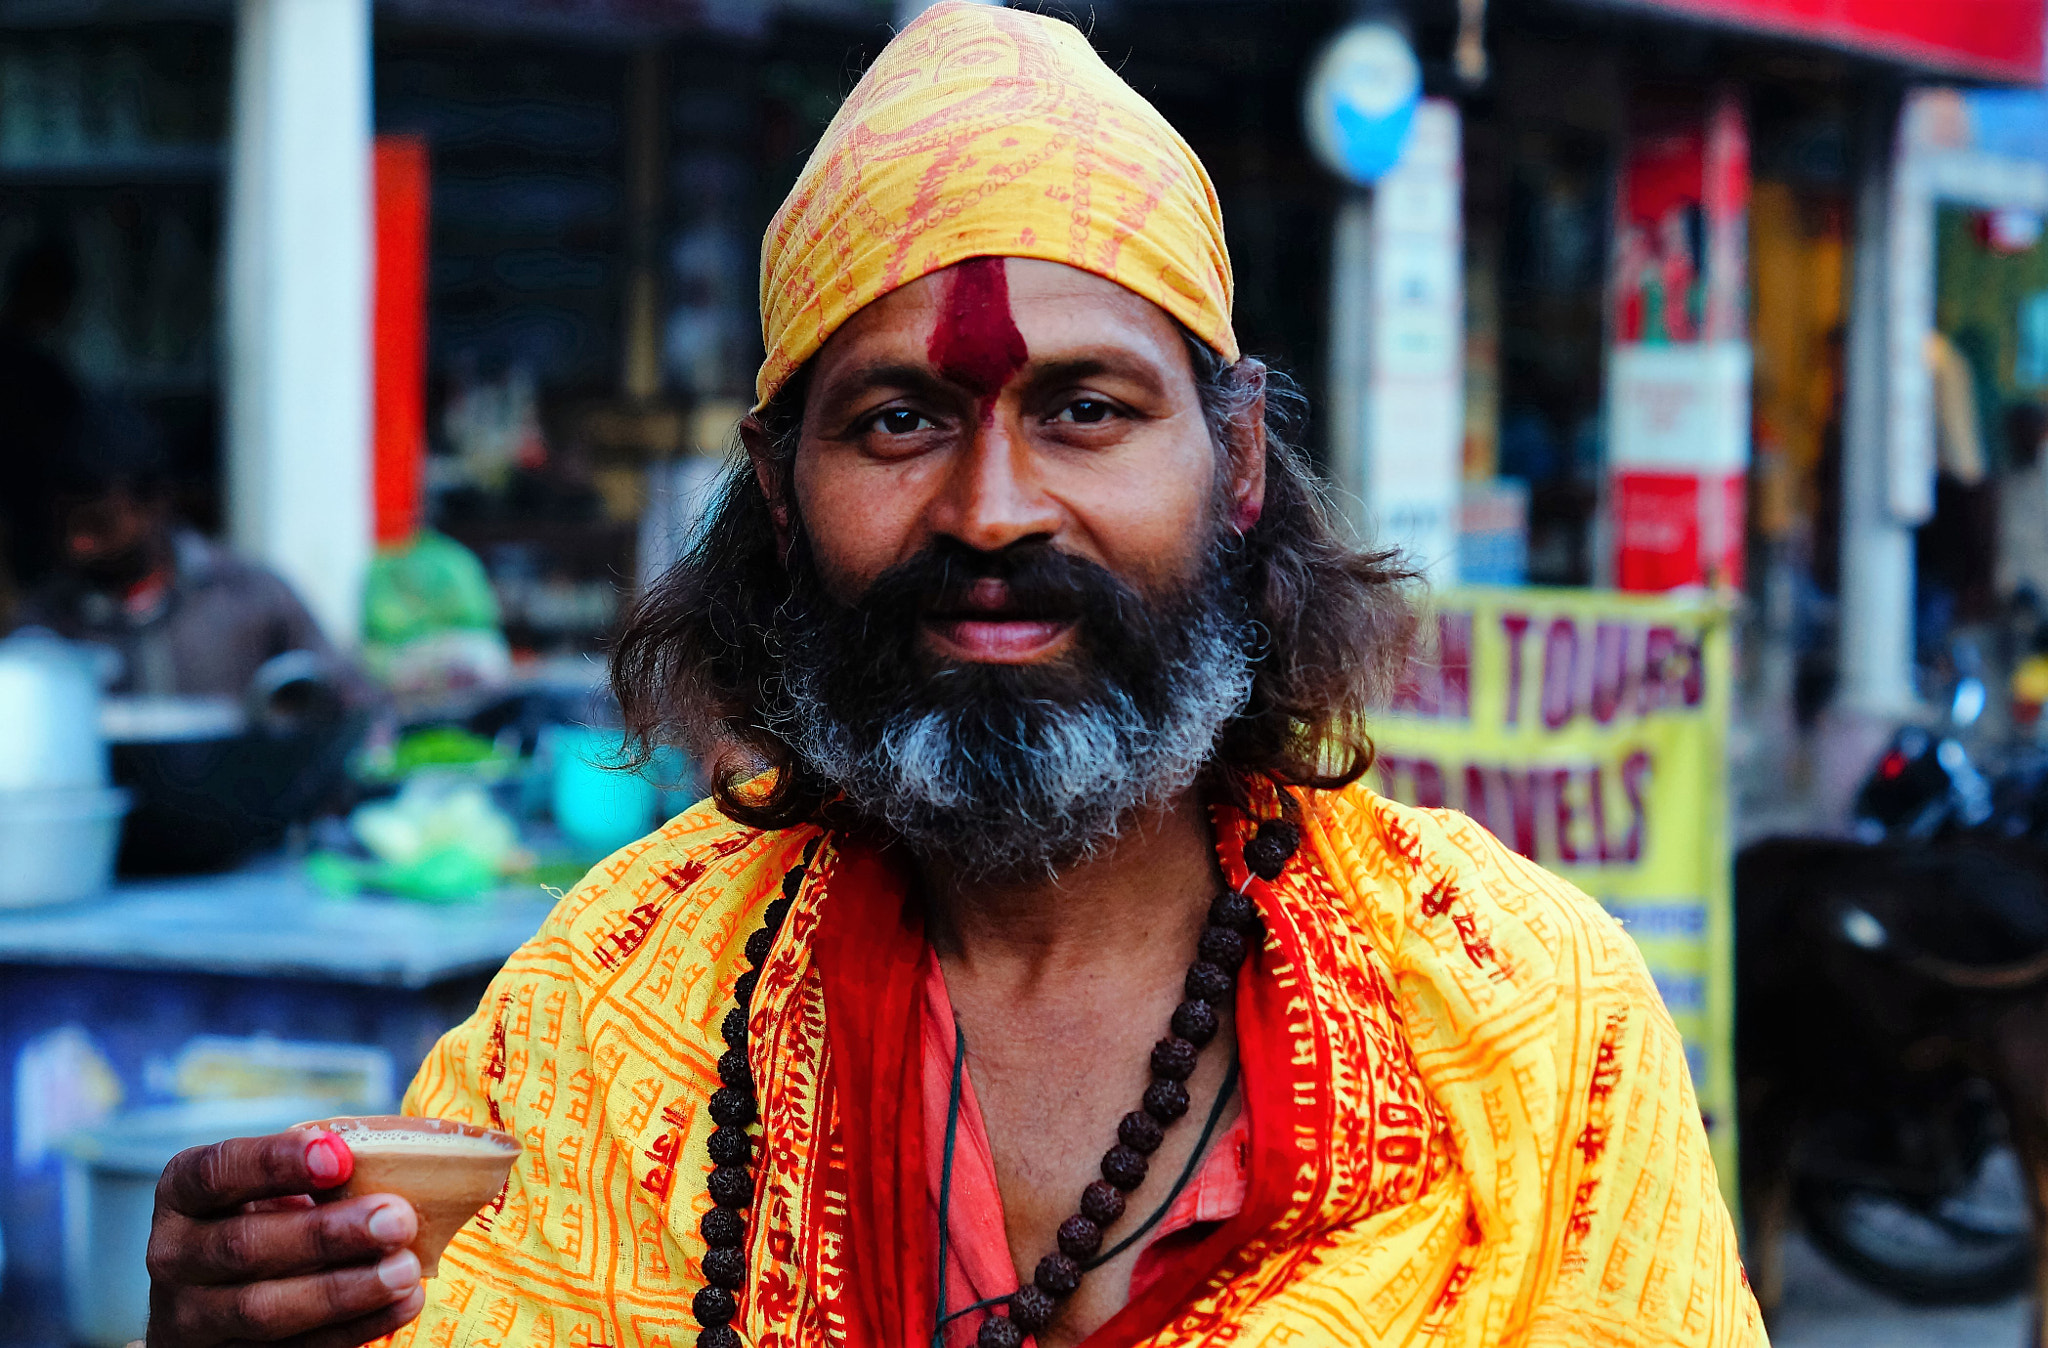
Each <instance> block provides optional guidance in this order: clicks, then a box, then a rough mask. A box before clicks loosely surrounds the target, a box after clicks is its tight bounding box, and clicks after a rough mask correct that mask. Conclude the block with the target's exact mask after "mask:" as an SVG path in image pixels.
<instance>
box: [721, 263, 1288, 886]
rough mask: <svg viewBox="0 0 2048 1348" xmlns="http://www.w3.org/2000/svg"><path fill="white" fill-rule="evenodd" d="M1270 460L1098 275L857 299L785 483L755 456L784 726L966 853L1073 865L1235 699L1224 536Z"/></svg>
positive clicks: (1158, 329)
mask: <svg viewBox="0 0 2048 1348" xmlns="http://www.w3.org/2000/svg"><path fill="white" fill-rule="evenodd" d="M1263 459H1264V445H1263V443H1262V442H1261V441H1260V440H1259V439H1258V437H1257V435H1256V433H1252V434H1249V435H1247V436H1246V437H1244V443H1243V444H1241V445H1239V444H1232V445H1226V446H1221V447H1219V446H1218V445H1217V444H1216V443H1215V441H1214V439H1213V438H1212V436H1211V434H1210V429H1209V426H1208V423H1207V421H1206V419H1205V417H1204V414H1203V409H1202V405H1201V400H1200V397H1199V395H1198V393H1197V390H1196V387H1195V381H1194V375H1193V371H1192V369H1191V367H1190V365H1189V361H1188V355H1187V349H1186V347H1185V345H1184V341H1183V338H1182V337H1181V334H1180V331H1179V329H1178V328H1177V327H1176V326H1175V325H1174V324H1173V322H1172V321H1171V320H1170V319H1168V318H1167V316H1166V315H1165V314H1164V313H1162V312H1161V311H1160V310H1159V309H1157V308H1156V307H1154V306H1153V305H1151V304H1150V303H1148V302H1147V301H1145V300H1142V299H1139V298H1138V297H1136V296H1134V295H1132V294H1131V293H1130V292H1128V291H1125V290H1124V289H1122V288H1121V287H1119V286H1116V285H1114V284H1111V283H1110V282H1107V281H1103V280H1100V279H1098V278H1096V277H1093V276H1091V275H1088V274H1085V273H1082V272H1078V271H1075V270H1073V269H1071V268H1067V267H1063V266H1059V265H1057V264H1053V263H1043V262H1025V261H1015V260H1012V261H1008V262H1007V263H1006V262H1004V261H1001V260H976V261H973V262H968V263H963V264H961V265H960V266H957V267H953V268H950V269H948V270H947V271H945V272H941V273H938V274H936V275H934V276H931V277H927V278H925V279H924V280H922V281H920V282H917V283H916V284H914V285H911V286H906V287H904V288H903V289H901V290H898V291H896V292H894V293H892V294H891V295H889V296H887V297H885V298H884V299H882V300H879V301H877V302H876V303H874V304H872V305H870V306H869V307H868V308H867V309H865V310H863V311H861V313H859V314H858V315H856V316H855V318H854V319H853V320H852V321H850V322H849V323H848V324H847V325H846V326H845V327H844V328H842V329H841V330H840V331H839V332H838V333H837V334H835V336H834V337H833V339H832V340H831V342H829V343H828V344H827V345H826V347H825V349H824V350H823V351H822V352H820V354H819V356H818V358H817V362H816V364H815V365H814V367H813V370H812V375H811V382H810V384H809V396H808V398H807V402H806V406H805V414H804V420H803V427H802V437H801V443H800V446H799V448H798V450H797V453H796V457H795V461H794V463H793V465H790V469H789V471H788V472H787V474H786V477H787V481H784V480H783V478H784V476H785V475H784V474H783V473H782V472H781V471H780V470H779V469H778V468H777V467H776V466H775V465H774V464H773V463H772V462H771V461H769V460H768V459H767V458H766V457H765V456H763V457H762V458H760V459H758V460H757V464H758V466H759V468H760V469H761V475H762V483H763V486H764V488H766V489H767V490H768V492H769V495H770V499H771V502H773V503H775V505H776V506H777V508H778V520H779V523H780V526H781V531H782V533H783V535H784V541H785V544H786V545H787V546H788V549H789V567H790V572H791V580H792V602H791V603H790V604H789V605H787V606H786V609H785V615H784V617H783V619H782V628H781V630H779V631H778V632H777V633H776V637H777V640H778V641H779V643H780V645H781V648H782V650H783V651H784V655H785V660H786V663H787V670H786V677H785V684H786V689H787V695H788V698H789V703H790V707H789V711H788V712H787V714H786V716H785V718H784V719H785V722H786V724H785V725H784V726H783V727H782V728H783V730H784V732H785V734H786V735H787V737H788V738H790V739H791V741H792V742H793V743H795V744H796V745H797V746H798V748H799V750H800V751H801V752H803V753H804V754H805V756H806V757H807V758H808V759H809V760H810V761H811V762H812V763H813V764H814V766H816V767H818V768H819V769H820V770H822V771H824V772H825V773H826V774H827V775H828V776H829V777H830V778H832V779H833V780H834V781H836V782H838V783H839V784H840V785H841V786H842V787H843V788H844V789H845V790H846V792H847V794H848V796H849V798H851V799H852V800H853V801H854V802H855V803H856V804H858V805H859V806H861V807H862V808H864V809H865V810H866V811H867V812H868V813H870V814H871V815H874V816H877V817H879V818H881V819H883V820H884V821H885V822H887V823H888V824H889V825H891V826H892V827H893V828H895V829H896V831H897V832H898V833H899V834H900V835H902V836H903V837H904V838H905V839H906V840H907V841H909V842H910V843H911V844H912V845H913V846H914V847H917V848H919V849H920V850H923V851H926V852H927V853H939V854H943V855H945V856H946V857H948V858H949V859H950V860H952V861H954V862H955V863H956V864H958V865H960V866H962V867H963V868H964V869H967V870H974V871H982V872H987V873H994V872H998V871H1025V870H1038V869H1046V868H1053V869H1056V868H1058V867H1059V866H1061V865H1063V864H1066V863H1068V862H1071V861H1072V860H1075V859H1077V858H1078V857H1079V856H1081V855H1084V854H1085V853H1086V852H1087V851H1088V850H1089V849H1091V848H1092V847H1094V846H1096V845H1097V844H1099V843H1100V842H1101V841H1103V840H1104V839H1106V838H1107V837H1109V836H1111V835H1112V834H1113V833H1114V831H1115V829H1116V827H1117V826H1118V825H1119V824H1120V823H1121V822H1122V821H1123V820H1124V819H1125V818H1127V817H1128V816H1129V815H1130V814H1131V813H1132V812H1133V811H1134V810H1137V809H1141V808H1143V807H1146V806H1148V805H1151V806H1156V805H1159V804H1161V803H1163V802H1164V800H1165V799H1167V798H1168V797H1170V796H1171V795H1173V794H1174V793H1176V792H1178V791H1180V790H1182V789H1184V788H1185V787H1186V786H1188V785H1189V784H1190V783H1191V782H1192V780H1193V778H1194V776H1195V775H1196V773H1197V772H1198V771H1199V769H1200V767H1201V766H1202V764H1203V763H1204V762H1206V760H1207V758H1208V756H1209V754H1210V752H1211V750H1212V749H1213V746H1214V743H1215V737H1216V734H1217V733H1218V731H1219V730H1220V728H1221V726H1222V725H1223V724H1224V723H1225V722H1226V721H1227V720H1228V719H1229V717H1230V716H1232V715H1234V714H1235V713H1236V711H1237V710H1238V709H1239V708H1240V707H1241V706H1242V705H1243V701H1244V698H1245V696H1246V695H1247V693H1248V689H1249V677H1250V676H1249V661H1248V659H1247V657H1246V655H1245V649H1246V645H1247V634H1246V631H1245V627H1244V620H1243V610H1244V605H1243V603H1242V600H1241V597H1240V595H1239V594H1238V587H1237V576H1236V574H1235V572H1234V571H1233V569H1232V567H1231V564H1230V560H1229V558H1230V555H1231V548H1230V546H1229V544H1230V540H1231V538H1232V534H1231V532H1230V528H1229V526H1230V525H1232V524H1236V525H1237V526H1238V527H1239V528H1242V527H1244V525H1245V524H1246V523H1248V522H1249V520H1250V519H1251V518H1255V517H1256V511H1257V500H1258V496H1259V493H1260V492H1262V490H1263V473H1262V469H1263ZM783 492H787V495H786V496H784V495H781V494H780V493H783ZM792 507H793V509H792Z"/></svg>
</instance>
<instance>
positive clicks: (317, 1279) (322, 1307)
mask: <svg viewBox="0 0 2048 1348" xmlns="http://www.w3.org/2000/svg"><path fill="white" fill-rule="evenodd" d="M419 1287H420V1261H419V1258H418V1257H417V1256H416V1255H414V1254H413V1252H412V1251H411V1250H399V1251H398V1252H396V1253H395V1254H390V1255H386V1256H385V1257H384V1258H383V1259H381V1260H379V1261H378V1262H377V1263H375V1264H363V1265H359V1266H357V1267H355V1268H344V1269H333V1270H330V1271H328V1272H325V1273H309V1274H305V1275H303V1276H301V1277H297V1278H278V1279H274V1280H271V1281H268V1282H253V1283H245V1284H243V1285H241V1286H239V1287H194V1288H189V1289H187V1290H186V1292H185V1294H184V1295H183V1296H181V1297H180V1298H179V1300H178V1308H177V1312H176V1318H177V1322H178V1328H179V1329H180V1330H181V1331H182V1333H183V1335H184V1336H185V1337H184V1338H181V1339H178V1340H175V1341H177V1342H185V1341H190V1342H193V1343H218V1342H222V1341H224V1340H225V1341H228V1342H237V1341H241V1340H254V1341H255V1342H257V1343H275V1342H277V1341H278V1340H279V1339H289V1338H291V1337H293V1336H294V1335H298V1334H310V1333H313V1332H315V1331H316V1330H327V1329H334V1328H337V1327H339V1326H342V1325H347V1324H349V1323H351V1322H353V1321H356V1320H360V1319H363V1318H364V1317H367V1316H372V1315H375V1314H377V1313H378V1312H380V1311H383V1310H386V1309H388V1308H389V1307H392V1306H395V1305H397V1304H398V1303H400V1302H401V1301H403V1300H405V1299H406V1298H407V1297H409V1296H411V1295H412V1294H413V1293H414V1292H415V1291H418V1290H419ZM401 1323H402V1322H401ZM373 1337H374V1336H373Z"/></svg>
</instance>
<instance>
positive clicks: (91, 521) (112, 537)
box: [59, 487, 166, 589]
mask: <svg viewBox="0 0 2048 1348" xmlns="http://www.w3.org/2000/svg"><path fill="white" fill-rule="evenodd" d="M59 518H60V520H61V521H62V533H63V540H64V556H65V559H66V560H67V561H68V562H69V563H70V564H71V566H72V568H73V569H74V570H76V571H77V572H79V574H81V575H83V576H85V577H86V578H87V579H88V580H90V581H91V582H92V583H93V584H94V585H97V586H99V587H101V588H103V589H125V588H126V587H128V586H130V585H133V584H135V583H136V582H137V581H139V580H141V579H142V578H143V577H145V576H146V575H148V574H149V572H150V570H151V569H152V568H153V567H154V566H155V565H156V562H157V555H158V553H159V551H160V550H161V549H160V547H159V543H160V541H161V538H162V535H163V532H164V529H165V527H166V525H165V519H164V511H163V507H162V506H161V505H160V504H159V503H157V502H156V501H153V500H150V499H146V498H144V497H143V496H141V495H139V494H138V493H136V492H135V491H133V490H131V489H130V488H128V487H114V488H111V489H109V490H107V491H105V492H102V493H100V494H98V495H94V496H90V497H78V498H74V499H72V500H70V501H67V502H64V503H62V504H61V505H60V506H59Z"/></svg>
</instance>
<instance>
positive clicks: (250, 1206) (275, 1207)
mask: <svg viewBox="0 0 2048 1348" xmlns="http://www.w3.org/2000/svg"><path fill="white" fill-rule="evenodd" d="M313 1205H314V1204H313V1195H311V1194H284V1195H282V1196H281V1197H278V1198H259V1199H257V1200H256V1201H255V1202H254V1203H244V1204H243V1205H242V1211H244V1212H303V1211H304V1210H305V1209H307V1208H310V1207H312V1206H313Z"/></svg>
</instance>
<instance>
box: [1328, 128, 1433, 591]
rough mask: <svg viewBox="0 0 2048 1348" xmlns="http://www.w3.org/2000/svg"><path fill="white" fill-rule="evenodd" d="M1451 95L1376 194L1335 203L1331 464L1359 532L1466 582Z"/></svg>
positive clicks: (1429, 570)
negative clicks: (1461, 565) (1461, 559)
mask: <svg viewBox="0 0 2048 1348" xmlns="http://www.w3.org/2000/svg"><path fill="white" fill-rule="evenodd" d="M1462 186H1463V184H1462V177H1461V173H1460V161H1459V125H1458V111H1457V107H1456V105H1455V104H1452V103H1450V102H1448V101H1447V100H1444V99H1434V98H1432V99H1427V100H1425V101H1424V102H1423V104H1422V105H1421V106H1420V107H1419V108H1417V109H1416V112H1415V126H1414V129H1413V130H1412V131H1411V132H1410V133H1409V139H1408V145H1407V147H1406V148H1405V149H1404V150H1403V151H1402V152H1401V161H1400V163H1399V164H1397V165H1395V166H1394V168H1393V169H1391V170H1390V171H1389V172H1388V173H1387V174H1386V175H1385V176H1384V177H1382V178H1381V179H1380V181H1379V183H1378V185H1377V186H1376V187H1375V188H1373V190H1372V192H1371V194H1370V195H1367V194H1366V193H1363V192H1354V193H1351V194H1349V195H1347V196H1346V197H1345V199H1344V202H1343V204H1342V205H1340V206H1339V207H1338V214H1337V221H1336V231H1335V237H1334V240H1333V255H1332V258H1331V276H1330V390H1329V411H1330V466H1331V476H1332V477H1333V478H1334V479H1335V482H1336V485H1337V488H1338V491H1339V493H1340V499H1341V500H1342V502H1343V505H1344V507H1345V511H1346V513H1347V514H1348V515H1349V516H1350V517H1351V520H1352V523H1353V525H1354V526H1355V527H1356V529H1357V530H1358V533H1359V536H1360V537H1361V538H1363V539H1366V540H1368V541H1370V542H1371V543H1372V544H1373V545H1375V546H1378V547H1396V548H1400V549H1401V550H1402V551H1403V552H1405V553H1406V554H1407V557H1408V560H1409V561H1410V562H1412V563H1414V564H1415V565H1416V566H1418V567H1419V568H1421V569H1422V570H1423V572H1424V573H1425V574H1426V575H1427V576H1428V577H1429V579H1430V581H1431V582H1432V583H1433V584H1437V585H1455V584H1457V581H1458V499H1459V491H1460V487H1461V484H1462V480H1463V471H1462V460H1463V450H1464V425H1465V391H1464V383H1463V363H1464V349H1465V325H1464V287H1463V256H1462V255H1463V237H1464V234H1463V219H1462V216H1463V211H1462V207H1461V200H1460V199H1461V196H1462Z"/></svg>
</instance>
